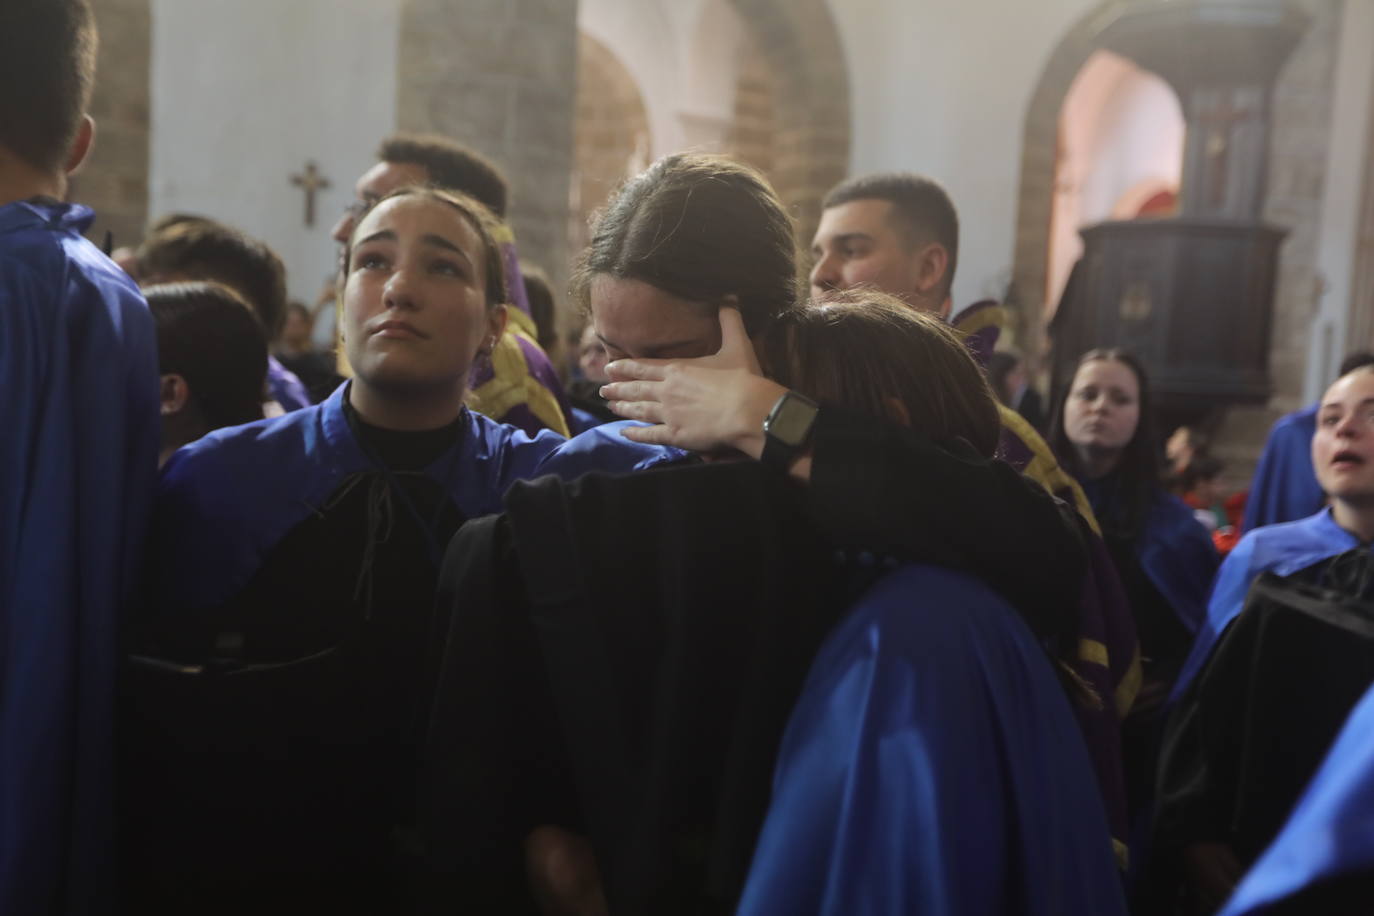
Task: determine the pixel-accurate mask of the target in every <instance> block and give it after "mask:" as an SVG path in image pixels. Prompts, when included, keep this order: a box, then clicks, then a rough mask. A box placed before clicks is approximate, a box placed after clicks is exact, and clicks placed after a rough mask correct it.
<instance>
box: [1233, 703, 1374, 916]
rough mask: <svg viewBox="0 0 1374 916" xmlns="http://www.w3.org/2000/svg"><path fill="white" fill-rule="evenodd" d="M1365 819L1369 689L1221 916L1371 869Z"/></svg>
mask: <svg viewBox="0 0 1374 916" xmlns="http://www.w3.org/2000/svg"><path fill="white" fill-rule="evenodd" d="M1371 811H1374V688H1371V689H1370V690H1369V691H1368V692H1367V693H1366V694H1365V695H1364V698H1363V699H1362V700H1360V702H1359V704H1358V705H1357V706H1356V707H1355V709H1354V711H1352V712H1351V714H1350V717H1349V718H1348V719H1346V722H1345V726H1344V727H1343V728H1342V729H1341V733H1340V734H1339V735H1338V736H1337V737H1336V740H1335V742H1334V743H1333V744H1332V745H1331V750H1330V751H1329V752H1328V753H1327V755H1326V759H1325V761H1323V763H1322V765H1321V768H1320V769H1318V770H1317V774H1316V775H1315V776H1314V777H1312V781H1311V782H1310V783H1308V786H1307V789H1306V790H1305V791H1304V792H1303V794H1302V797H1301V798H1300V799H1299V800H1298V804H1297V805H1296V806H1295V807H1294V809H1293V813H1292V815H1290V816H1289V818H1288V821H1287V823H1285V824H1284V826H1283V829H1282V830H1280V831H1279V835H1278V836H1277V837H1276V838H1275V839H1274V842H1273V843H1271V844H1270V845H1269V848H1268V849H1267V850H1265V852H1264V854H1263V855H1261V856H1260V857H1259V859H1258V860H1257V861H1256V862H1255V864H1254V865H1253V866H1252V867H1251V869H1250V871H1249V872H1247V873H1246V875H1245V877H1244V879H1242V881H1241V883H1240V886H1239V887H1237V888H1236V892H1235V893H1234V894H1233V895H1232V896H1231V899H1230V901H1228V902H1227V904H1226V908H1225V909H1224V910H1222V913H1221V916H1259V914H1261V913H1266V912H1269V910H1270V909H1271V908H1272V907H1273V906H1275V905H1276V904H1278V903H1280V902H1282V901H1286V900H1291V899H1292V898H1293V897H1295V896H1297V895H1298V894H1299V893H1301V892H1302V891H1303V890H1305V889H1307V888H1310V887H1312V886H1313V885H1316V884H1318V883H1320V882H1322V881H1326V880H1329V879H1332V878H1337V877H1340V876H1342V875H1349V874H1353V873H1355V872H1368V871H1370V870H1372V869H1374V818H1371V817H1370V812H1371ZM1367 902H1368V901H1366V903H1367Z"/></svg>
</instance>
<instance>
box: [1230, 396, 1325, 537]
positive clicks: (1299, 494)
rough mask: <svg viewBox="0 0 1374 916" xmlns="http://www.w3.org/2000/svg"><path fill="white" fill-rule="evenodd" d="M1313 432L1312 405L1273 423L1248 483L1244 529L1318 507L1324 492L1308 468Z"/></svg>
mask: <svg viewBox="0 0 1374 916" xmlns="http://www.w3.org/2000/svg"><path fill="white" fill-rule="evenodd" d="M1316 432H1317V405H1316V404H1313V405H1312V406H1310V407H1304V408H1303V409H1302V410H1299V411H1296V412H1294V413H1290V414H1288V415H1287V416H1283V417H1280V418H1279V419H1278V421H1277V422H1276V423H1275V424H1274V428H1273V429H1272V430H1270V432H1269V439H1268V441H1266V442H1265V443H1264V452H1263V453H1262V454H1261V455H1260V460H1259V465H1258V466H1257V467H1256V468H1255V477H1254V479H1253V480H1252V481H1251V482H1250V495H1249V497H1248V498H1247V499H1246V502H1245V523H1244V527H1245V530H1246V531H1254V530H1255V529H1256V528H1259V527H1261V526H1263V525H1275V524H1278V523H1279V522H1291V521H1295V520H1297V519H1300V518H1306V517H1307V516H1309V515H1311V514H1312V513H1313V512H1316V511H1317V510H1318V509H1320V508H1321V506H1322V501H1323V499H1325V495H1324V494H1323V493H1322V488H1321V486H1320V485H1319V484H1318V483H1317V473H1316V471H1315V470H1314V469H1313V468H1312V437H1313V436H1314V435H1315V434H1316Z"/></svg>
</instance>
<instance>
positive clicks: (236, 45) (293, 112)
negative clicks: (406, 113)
mask: <svg viewBox="0 0 1374 916" xmlns="http://www.w3.org/2000/svg"><path fill="white" fill-rule="evenodd" d="M152 17H153V49H152V55H153V61H152V76H151V79H152V86H151V96H152V98H151V102H152V110H151V119H152V149H151V163H150V165H151V168H150V175H151V182H150V187H149V214H150V215H151V217H152V218H156V217H157V216H159V215H161V214H163V213H167V212H169V211H173V210H182V211H191V212H195V213H203V214H206V215H209V216H213V217H215V218H217V219H221V220H224V221H225V222H228V223H230V224H231V225H234V226H237V227H239V228H241V229H243V230H244V231H246V232H248V233H250V234H252V235H255V236H258V237H259V238H262V239H263V240H264V241H266V242H267V243H268V244H269V245H271V246H272V248H273V249H274V250H275V251H276V252H277V253H278V254H279V255H281V257H282V260H283V261H285V262H286V267H287V274H288V276H287V282H288V287H289V289H290V292H291V295H292V296H293V297H295V298H299V299H304V300H306V301H307V303H312V302H313V301H314V298H315V296H316V295H317V293H318V291H319V289H320V288H321V286H322V285H323V282H324V280H325V278H326V277H327V276H328V275H329V273H330V271H331V269H332V266H333V264H334V258H335V253H334V247H335V246H334V243H333V242H332V241H331V240H330V238H329V230H330V227H331V226H332V225H333V224H334V221H335V220H336V219H337V218H338V215H339V213H340V212H341V211H342V209H343V207H344V205H345V204H346V203H347V202H348V201H350V200H351V199H352V188H353V183H354V181H355V180H356V179H357V178H358V176H359V175H361V174H362V172H363V171H364V170H365V169H366V168H367V167H368V166H370V165H371V164H372V163H373V162H374V161H375V160H374V158H373V153H374V152H375V150H376V147H377V143H378V141H379V140H380V139H381V138H382V137H383V136H384V135H386V134H387V133H389V132H390V131H391V130H393V129H394V127H395V101H396V48H397V36H398V26H399V0H289V2H283V0H234V2H232V3H225V2H223V0H153V5H152ZM308 159H314V160H315V161H316V162H317V163H318V164H319V168H320V171H321V172H322V173H323V174H324V175H325V176H326V177H327V178H329V179H330V180H331V181H332V182H333V186H332V187H331V188H329V189H328V190H325V191H322V192H320V193H319V194H318V195H317V197H316V217H315V225H314V227H313V228H307V227H306V226H305V222H304V196H303V192H302V191H301V190H300V189H299V188H296V187H295V186H293V185H292V184H291V183H290V179H289V176H291V175H293V174H297V173H299V172H301V171H302V170H303V168H304V166H305V163H306V160H308Z"/></svg>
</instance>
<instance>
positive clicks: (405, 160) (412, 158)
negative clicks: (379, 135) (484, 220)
mask: <svg viewBox="0 0 1374 916" xmlns="http://www.w3.org/2000/svg"><path fill="white" fill-rule="evenodd" d="M377 158H378V159H380V160H382V161H383V162H395V163H401V164H405V165H418V166H421V167H423V168H424V170H425V171H426V172H427V173H428V175H429V180H428V182H427V184H431V185H433V186H434V187H436V188H443V189H444V190H447V191H458V192H461V193H463V194H466V195H467V196H469V197H471V198H473V199H474V200H477V201H479V202H480V203H481V204H482V205H483V206H485V207H486V208H487V209H488V210H490V211H491V212H492V213H494V214H496V216H497V217H499V218H501V219H505V217H506V197H507V195H508V193H509V191H508V188H507V184H506V178H505V176H504V175H502V174H501V170H500V169H498V168H497V167H496V166H495V165H493V164H492V163H491V162H490V161H489V160H487V159H486V158H484V157H483V156H481V155H479V154H478V153H476V152H474V151H473V150H471V149H469V148H468V147H466V146H464V145H463V144H461V143H459V142H458V141H456V140H450V139H449V138H448V137H440V136H438V135H437V134H392V135H391V136H390V137H387V138H386V139H385V140H383V141H382V145H381V147H380V148H379V149H378V150H377Z"/></svg>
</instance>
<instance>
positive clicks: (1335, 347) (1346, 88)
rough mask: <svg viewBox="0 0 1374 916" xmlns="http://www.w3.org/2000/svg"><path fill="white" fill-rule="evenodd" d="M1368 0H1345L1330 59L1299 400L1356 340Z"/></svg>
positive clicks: (1371, 24)
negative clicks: (1327, 131) (1309, 325)
mask: <svg viewBox="0 0 1374 916" xmlns="http://www.w3.org/2000/svg"><path fill="white" fill-rule="evenodd" d="M1371 48H1374V2H1371V0H1347V2H1346V4H1345V10H1344V13H1343V19H1342V22H1341V46H1340V53H1339V57H1338V58H1337V60H1336V98H1335V103H1334V108H1333V111H1332V117H1331V142H1330V145H1329V147H1328V150H1329V152H1328V154H1327V161H1326V185H1325V190H1324V192H1323V198H1322V221H1321V235H1320V237H1319V241H1318V242H1317V270H1318V271H1319V273H1320V276H1321V280H1322V284H1323V293H1322V298H1321V303H1320V306H1319V309H1318V314H1317V316H1316V321H1315V323H1314V328H1313V333H1312V335H1311V338H1310V341H1309V344H1308V347H1309V350H1308V358H1307V375H1306V377H1305V380H1304V386H1303V400H1304V402H1311V401H1314V400H1316V399H1317V398H1318V397H1320V396H1321V394H1322V391H1323V390H1325V388H1326V386H1327V385H1329V384H1330V383H1331V381H1332V378H1333V376H1335V374H1336V372H1337V371H1338V370H1339V367H1340V362H1341V360H1342V359H1343V358H1344V357H1345V354H1346V351H1347V350H1349V349H1351V348H1352V344H1353V346H1364V345H1365V342H1364V341H1355V342H1352V341H1350V340H1349V318H1350V307H1351V297H1352V296H1353V295H1354V274H1355V251H1356V244H1357V240H1358V236H1359V228H1360V227H1359V224H1360V205H1361V202H1362V200H1363V196H1362V195H1361V193H1360V190H1359V189H1360V187H1361V184H1362V182H1363V180H1364V179H1363V176H1364V163H1365V161H1366V160H1367V159H1368V158H1369V157H1371V156H1374V148H1371V147H1370V146H1369V143H1370V116H1371V115H1370V113H1371V111H1374V55H1371V53H1370V49H1371Z"/></svg>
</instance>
